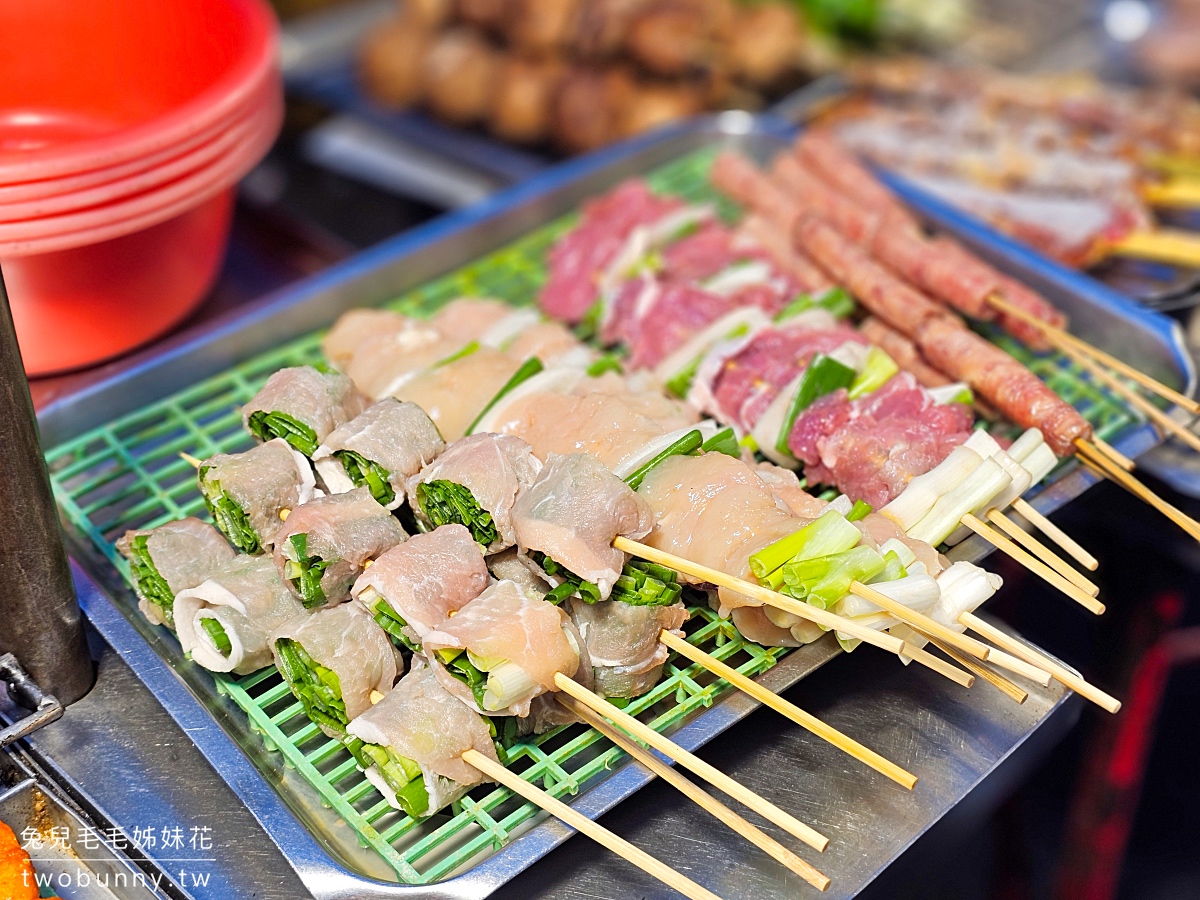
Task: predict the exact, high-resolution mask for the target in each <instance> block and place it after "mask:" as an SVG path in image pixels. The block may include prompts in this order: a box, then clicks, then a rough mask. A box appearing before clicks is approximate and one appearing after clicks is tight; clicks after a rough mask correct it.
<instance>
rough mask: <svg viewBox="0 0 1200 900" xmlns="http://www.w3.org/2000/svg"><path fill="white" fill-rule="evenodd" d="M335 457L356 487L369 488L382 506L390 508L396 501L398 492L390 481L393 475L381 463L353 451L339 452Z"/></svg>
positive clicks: (335, 453)
mask: <svg viewBox="0 0 1200 900" xmlns="http://www.w3.org/2000/svg"><path fill="white" fill-rule="evenodd" d="M333 455H334V458H335V459H337V460H338V462H340V463H341V464H342V468H343V469H345V471H346V477H347V478H349V479H350V481H351V482H352V483H353V484H354V486H355V487H356V488H360V487H365V488H367V489H368V490H369V491H370V492H371V496H372V497H374V498H375V500H376V502H377V503H378V504H379V505H380V506H388V505H389V504H391V502H392V501H393V500H395V499H396V491H395V489H394V488H393V487H392V483H391V481H389V479H390V478H391V473H390V472H389V471H388V470H387V469H385V468H384V467H383V466H381V465H380V464H379V463H377V462H375V461H374V460H371V459H367V458H366V457H365V456H363V455H362V454H360V453H355V452H354V451H353V450H337V451H334V454H333Z"/></svg>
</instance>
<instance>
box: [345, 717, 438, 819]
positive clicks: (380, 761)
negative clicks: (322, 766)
mask: <svg viewBox="0 0 1200 900" xmlns="http://www.w3.org/2000/svg"><path fill="white" fill-rule="evenodd" d="M343 743H345V745H346V749H347V750H349V751H350V755H351V756H353V757H354V761H355V762H357V763H358V765H359V768H361V769H363V771H366V770H367V769H370V768H374V769H375V770H376V771H377V772H379V774H380V775H381V776H383V780H384V781H385V782H386V783H387V786H388V787H390V788H391V789H392V790H393V791H395V792H396V800H397V802H398V803H399V804H400V807H401V809H403V810H404V811H405V812H406V813H408V814H409V815H410V816H412V817H413V818H414V819H419V818H422V817H424V816H427V815H429V813H430V809H429V790H428V788H426V787H425V775H424V773H423V772H422V771H421V767H420V766H419V765H417V763H416V762H414V761H413V760H411V759H409V758H408V757H407V756H401V755H400V754H399V753H396V752H395V751H393V750H392V749H391V748H390V747H381V746H380V745H379V744H368V743H366V742H365V741H362V740H359V739H358V738H355V737H349V738H347V739H346V740H345V741H344V742H343Z"/></svg>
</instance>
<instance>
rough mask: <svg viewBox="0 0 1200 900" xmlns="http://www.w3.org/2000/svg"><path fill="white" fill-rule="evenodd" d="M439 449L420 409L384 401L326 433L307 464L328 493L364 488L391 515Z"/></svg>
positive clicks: (435, 432)
mask: <svg viewBox="0 0 1200 900" xmlns="http://www.w3.org/2000/svg"><path fill="white" fill-rule="evenodd" d="M445 448H446V443H445V441H443V440H442V436H441V434H439V433H438V430H437V426H436V425H434V424H433V421H432V420H431V419H430V418H429V416H428V415H427V414H426V413H425V411H424V410H423V409H421V407H419V406H417V405H416V404H415V403H402V402H400V401H399V400H395V399H391V398H389V399H386V400H381V401H379V402H378V403H376V404H374V405H372V406H370V407H368V408H367V409H366V410H365V411H364V412H362V413H361V414H359V415H358V416H355V417H354V418H353V419H352V420H351V421H349V422H347V423H346V424H345V425H342V426H339V427H338V428H335V429H334V430H333V431H332V432H330V433H329V435H328V436H327V437H326V438H325V441H324V442H323V443H322V444H321V446H320V447H318V448H317V452H316V453H314V454H313V464H314V465H315V466H316V468H317V473H318V474H319V475H320V476H321V480H322V481H324V483H325V486H326V488H328V489H329V491H330V492H331V493H334V494H341V493H345V492H346V491H351V490H353V489H354V488H356V487H365V488H368V489H369V490H370V491H371V496H372V497H374V498H375V499H376V500H378V501H379V502H380V503H381V504H383V505H384V506H385V507H387V508H388V509H395V508H396V507H397V506H399V505H400V504H401V503H403V502H404V483H405V482H406V481H407V480H408V479H409V478H411V477H412V476H414V475H416V474H417V473H418V472H420V471H421V469H423V468H424V467H425V466H427V465H429V463H431V462H433V461H434V460H435V459H436V458H437V456H438V454H440V453H441V452H442V450H444V449H445Z"/></svg>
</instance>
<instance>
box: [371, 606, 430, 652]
mask: <svg viewBox="0 0 1200 900" xmlns="http://www.w3.org/2000/svg"><path fill="white" fill-rule="evenodd" d="M371 615H372V617H373V618H374V619H375V622H376V623H377V624H378V625H379V627H380V628H382V629H383V630H384V631H386V632H387V633H388V636H389V637H390V638H391V639H392V642H393V643H395V644H396V645H398V646H401V647H407V648H408V649H409V650H411V651H412V652H413V653H420V652H421V645H420V644H419V643H417V642H416V641H414V640H413V639H412V638H410V637H409V636H408V635H407V634H405V633H404V629H405V628H407V627H408V623H407V622H406V621H404V617H403V616H401V615H400V614H399V613H398V612H396V610H394V609H392V605H391V604H390V603H388V602H387V600H385V599H384V598H383V597H382V596H380V597H379V598H378V599H377V600H376V601H375V606H374V607H373V608H372V609H371Z"/></svg>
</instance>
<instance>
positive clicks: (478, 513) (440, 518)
mask: <svg viewBox="0 0 1200 900" xmlns="http://www.w3.org/2000/svg"><path fill="white" fill-rule="evenodd" d="M417 505H418V506H420V507H421V512H422V513H424V514H425V517H426V518H427V519H429V521H430V522H432V523H433V525H434V527H435V528H437V527H440V526H442V525H454V524H458V525H464V526H466V528H467V530H469V531H470V532H471V537H473V538H474V539H475V543H477V544H479V546H481V547H490V546H491V545H492V544H493V543H495V542H496V541H497V540H499V538H500V532H499V531H498V530H497V529H496V523H495V522H493V521H492V514H491V513H490V512H488V511H487V510H485V509H483V507H481V506H480V505H479V501H477V500H476V499H475V495H474V494H472V493H471V491H470V490H469V489H468V488H465V487H463V486H462V485H461V484H455V483H454V482H453V481H444V480H442V479H435V480H433V481H426V482H424V483H422V484H419V485H417Z"/></svg>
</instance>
